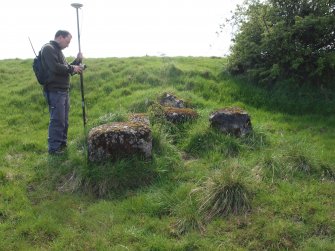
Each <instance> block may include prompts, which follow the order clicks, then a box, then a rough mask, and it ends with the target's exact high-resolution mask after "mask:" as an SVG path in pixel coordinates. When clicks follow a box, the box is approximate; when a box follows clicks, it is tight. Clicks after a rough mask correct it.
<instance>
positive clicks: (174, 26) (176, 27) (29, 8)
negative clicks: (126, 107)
mask: <svg viewBox="0 0 335 251" xmlns="http://www.w3.org/2000/svg"><path fill="white" fill-rule="evenodd" d="M71 3H81V4H83V7H82V8H81V9H79V12H78V13H79V15H78V16H79V26H80V28H79V31H80V43H81V51H82V52H83V55H84V57H86V58H103V57H131V56H135V57H137V56H146V55H149V56H163V55H164V56H225V55H227V54H228V53H229V46H230V45H231V41H230V40H231V33H232V28H231V27H230V26H227V27H226V28H225V29H224V30H223V32H221V33H219V34H217V32H219V31H220V25H221V24H223V23H224V22H225V19H226V18H228V17H230V16H231V11H232V10H234V9H235V6H236V4H240V3H242V0H228V1H227V0H120V1H113V0H57V1H55V0H16V1H10V0H6V1H3V2H2V3H1V6H0V30H1V32H2V35H1V46H0V59H8V58H21V59H26V58H33V57H34V56H35V55H34V52H33V50H32V48H31V45H30V43H29V39H28V37H30V39H31V41H32V43H33V46H34V48H35V51H36V53H38V51H39V50H40V48H41V47H42V46H43V45H44V44H45V43H47V42H48V41H50V40H52V39H53V38H54V35H55V33H56V31H57V30H60V29H64V30H68V31H70V32H71V33H72V35H73V38H72V41H71V44H70V46H69V47H68V48H66V49H64V50H63V53H64V55H65V56H75V55H76V54H77V52H78V50H79V49H78V29H77V15H76V9H75V8H73V7H72V6H71Z"/></svg>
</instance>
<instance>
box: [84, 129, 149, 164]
mask: <svg viewBox="0 0 335 251" xmlns="http://www.w3.org/2000/svg"><path fill="white" fill-rule="evenodd" d="M134 154H142V155H144V156H145V157H146V158H150V157H151V155H152V135H151V129H150V127H149V125H148V124H146V123H142V122H114V123H111V124H105V125H101V126H98V127H95V128H93V129H91V131H90V132H89V134H88V157H89V160H90V161H92V162H99V161H102V160H106V159H115V158H118V157H125V156H131V155H134Z"/></svg>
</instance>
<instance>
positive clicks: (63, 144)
mask: <svg viewBox="0 0 335 251" xmlns="http://www.w3.org/2000/svg"><path fill="white" fill-rule="evenodd" d="M66 148H67V144H66V143H62V144H61V145H60V147H59V150H65V149H66Z"/></svg>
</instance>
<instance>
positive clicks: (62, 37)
mask: <svg viewBox="0 0 335 251" xmlns="http://www.w3.org/2000/svg"><path fill="white" fill-rule="evenodd" d="M71 39H72V35H71V33H70V32H68V31H65V30H59V31H57V32H56V34H55V41H56V42H57V43H58V44H59V47H60V48H61V49H65V48H66V47H68V46H69V44H70V42H71Z"/></svg>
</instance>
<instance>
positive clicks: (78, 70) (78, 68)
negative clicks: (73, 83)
mask: <svg viewBox="0 0 335 251" xmlns="http://www.w3.org/2000/svg"><path fill="white" fill-rule="evenodd" d="M73 72H74V73H78V74H80V73H82V72H83V68H82V67H81V66H80V65H73Z"/></svg>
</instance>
